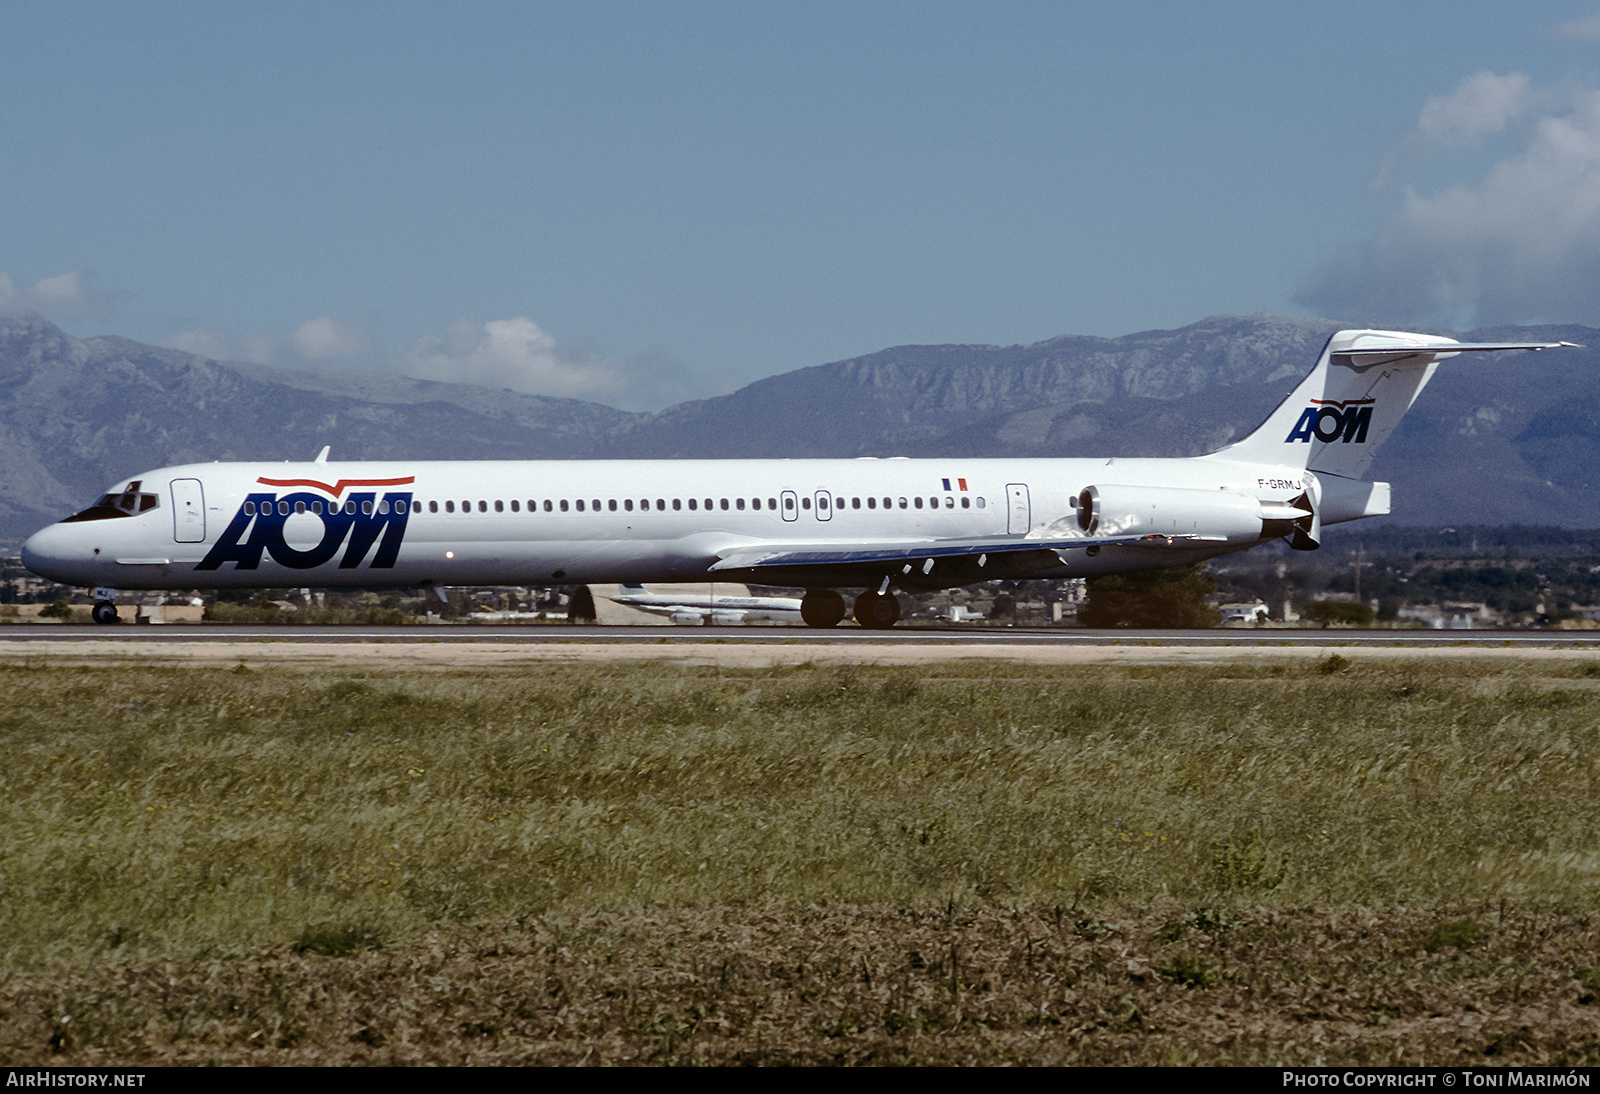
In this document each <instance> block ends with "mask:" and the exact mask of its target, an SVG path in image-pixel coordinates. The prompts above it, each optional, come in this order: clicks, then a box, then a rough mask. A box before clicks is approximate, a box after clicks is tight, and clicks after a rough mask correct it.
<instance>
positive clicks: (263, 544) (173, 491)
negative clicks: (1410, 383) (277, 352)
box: [24, 457, 1388, 589]
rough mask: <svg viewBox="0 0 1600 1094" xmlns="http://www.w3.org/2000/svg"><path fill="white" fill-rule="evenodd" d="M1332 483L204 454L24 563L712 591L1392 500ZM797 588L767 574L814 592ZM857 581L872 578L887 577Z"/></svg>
mask: <svg viewBox="0 0 1600 1094" xmlns="http://www.w3.org/2000/svg"><path fill="white" fill-rule="evenodd" d="M1318 478H1319V477H1318V476H1314V475H1312V474H1311V473H1309V472H1307V471H1305V470H1303V469H1299V468H1294V467H1291V466H1269V465H1262V464H1250V463H1230V462H1227V461H1220V460H1218V459H1216V458H1215V457H1213V458H1211V459H1113V460H1105V459H1093V460H1084V459H1021V460H995V459H938V460H922V459H915V460H913V459H856V460H640V461H620V460H618V461H605V460H602V461H527V462H512V461H501V462H466V461H463V462H422V461H392V462H382V463H276V464H268V463H248V464H246V463H233V464H223V463H209V464H190V465H185V466H179V467H169V468H163V469H161V470H158V471H152V472H147V473H146V474H144V475H142V476H139V477H138V478H137V479H134V480H131V481H129V480H125V481H124V482H123V483H121V484H119V485H118V486H116V487H114V488H113V490H112V492H111V493H112V495H116V494H118V493H119V492H121V491H129V490H137V491H142V492H143V493H141V494H140V495H139V497H140V498H146V497H149V496H154V497H155V498H156V499H157V503H150V502H144V501H142V502H141V503H140V504H143V505H151V506H152V507H150V508H146V509H144V510H143V511H140V512H136V513H133V514H122V513H112V514H109V515H107V514H106V512H105V511H104V507H103V506H102V507H99V508H95V509H91V510H86V511H85V513H82V514H79V515H78V516H77V517H74V518H71V519H70V520H68V521H63V522H61V523H58V524H54V525H51V526H50V527H48V528H45V529H43V530H42V531H40V532H39V533H38V534H36V535H35V536H33V537H32V538H31V539H29V540H28V542H27V544H26V545H25V547H24V562H25V563H26V564H27V566H28V567H29V568H30V569H32V570H34V571H35V572H36V573H39V574H41V575H43V576H46V577H49V578H52V579H54V580H57V581H61V582H66V583H70V584H76V585H83V586H108V587H112V588H124V589H169V588H222V587H274V586H276V587H296V586H417V585H424V586H426V585H435V586H445V585H491V584H522V585H548V584H578V583H595V582H617V583H621V584H640V583H650V582H664V581H695V580H706V578H707V572H708V568H709V567H710V566H711V565H712V564H713V563H714V562H716V560H717V559H718V558H719V557H722V556H724V555H726V554H727V553H728V552H729V551H731V550H735V549H738V548H742V547H761V546H771V545H783V546H788V547H795V548H804V547H806V546H807V545H838V544H841V543H847V544H852V545H856V546H860V547H870V546H872V545H874V544H905V543H906V542H908V541H918V542H920V541H924V540H925V541H928V542H930V543H932V542H935V541H951V540H964V539H976V538H982V537H991V538H992V537H1000V538H1003V539H1006V540H1020V539H1024V538H1034V539H1041V540H1045V539H1049V540H1053V541H1059V540H1061V539H1062V538H1071V537H1073V536H1080V535H1083V534H1084V532H1083V531H1081V530H1080V525H1079V522H1078V510H1077V503H1078V500H1079V495H1080V493H1081V492H1083V491H1084V490H1085V488H1086V487H1090V486H1099V487H1102V488H1104V487H1107V486H1111V487H1114V488H1120V487H1137V488H1157V490H1158V492H1159V489H1160V488H1179V489H1187V490H1195V491H1213V492H1215V493H1212V494H1208V495H1195V496H1197V497H1200V498H1201V499H1202V500H1204V498H1206V497H1215V498H1222V499H1226V500H1231V501H1232V502H1234V503H1235V509H1237V508H1238V506H1239V505H1240V504H1243V503H1244V501H1245V499H1253V500H1255V501H1259V502H1260V503H1262V504H1263V505H1264V506H1271V505H1274V504H1283V503H1287V502H1289V500H1290V499H1292V498H1294V497H1295V496H1296V495H1303V494H1305V493H1306V491H1307V490H1308V489H1309V490H1311V491H1312V492H1313V493H1315V492H1316V491H1317V490H1318V489H1319V488H1320V491H1321V519H1322V521H1323V523H1325V524H1328V523H1336V522H1338V521H1341V520H1351V519H1355V518H1357V517H1361V516H1367V515H1377V514H1379V513H1382V512H1387V510H1388V504H1387V502H1388V490H1387V486H1386V484H1382V483H1377V484H1374V483H1364V482H1355V481H1352V480H1347V479H1336V478H1334V479H1332V480H1331V481H1330V477H1329V476H1321V477H1320V478H1321V480H1322V481H1321V482H1320V483H1319V482H1318ZM124 496H129V497H131V496H132V495H131V494H127V495H124ZM285 511H286V512H285ZM96 514H99V515H96ZM1111 516H1112V515H1111V514H1108V515H1107V519H1108V526H1107V527H1106V528H1102V529H1100V532H1101V533H1102V534H1105V533H1113V532H1119V531H1125V532H1133V533H1138V532H1143V531H1149V532H1151V533H1156V534H1172V533H1173V532H1175V531H1176V532H1184V531H1188V529H1184V528H1168V527H1160V526H1154V524H1153V523H1152V526H1151V527H1149V528H1145V527H1144V526H1143V525H1142V524H1140V523H1139V521H1140V520H1141V519H1143V518H1141V517H1140V516H1139V514H1138V513H1136V512H1130V513H1128V514H1124V515H1121V516H1117V517H1116V520H1117V521H1120V522H1121V523H1120V524H1118V526H1116V527H1111V526H1110V524H1111V523H1115V522H1113V521H1111ZM1151 520H1152V522H1153V520H1154V518H1151ZM1197 530H1198V531H1199V532H1207V531H1209V530H1208V529H1205V528H1198V529H1197ZM1261 541H1262V534H1261V532H1260V530H1259V528H1257V529H1255V530H1252V529H1250V528H1242V529H1241V528H1236V527H1230V528H1228V529H1225V530H1224V532H1223V533H1222V534H1220V535H1207V536H1205V537H1204V542H1199V541H1197V542H1194V543H1192V544H1184V543H1177V544H1174V545H1173V546H1172V547H1171V548H1170V549H1168V550H1164V551H1161V552H1145V553H1146V554H1147V555H1150V556H1151V557H1149V558H1148V559H1147V560H1143V561H1140V562H1137V563H1134V564H1130V562H1129V559H1128V558H1127V557H1126V553H1119V552H1114V551H1108V552H1105V553H1096V552H1093V551H1078V552H1076V553H1075V554H1073V555H1072V556H1070V558H1068V559H1064V560H1062V561H1061V562H1060V564H1059V565H1057V564H1052V565H1047V566H1043V567H1042V568H1040V569H1039V570H1038V571H1037V572H1036V573H1031V574H1029V575H1027V576H1037V577H1078V576H1083V575H1086V574H1095V573H1104V572H1113V571H1122V570H1128V569H1139V568H1148V567H1154V566H1170V565H1174V564H1178V563H1182V562H1185V561H1190V560H1196V559H1203V558H1207V557H1212V556H1215V555H1219V554H1224V553H1227V552H1230V551H1238V550H1242V549H1245V548H1248V547H1250V546H1253V545H1254V544H1256V543H1258V542H1261ZM1156 555H1159V557H1155V556H1156ZM783 576H784V575H782V574H774V573H769V572H764V573H762V574H759V575H755V576H754V578H753V579H754V580H757V581H760V582H762V583H766V584H806V583H807V582H805V581H803V580H802V581H792V582H786V581H784V580H782V578H783ZM802 576H803V575H802ZM861 576H862V580H861V581H860V582H858V583H860V584H866V583H868V582H871V583H873V584H876V580H877V576H876V572H874V573H863V574H862V575H861ZM1009 576H1017V575H1009ZM746 579H749V578H747V577H746V578H742V577H741V576H740V575H739V574H738V573H737V572H728V573H724V574H723V575H721V576H720V577H719V578H718V580H746ZM845 583H846V582H843V581H831V582H829V584H845Z"/></svg>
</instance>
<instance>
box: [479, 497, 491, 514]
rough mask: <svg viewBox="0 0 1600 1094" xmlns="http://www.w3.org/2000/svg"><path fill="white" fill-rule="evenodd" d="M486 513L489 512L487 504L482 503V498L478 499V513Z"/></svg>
mask: <svg viewBox="0 0 1600 1094" xmlns="http://www.w3.org/2000/svg"><path fill="white" fill-rule="evenodd" d="M488 511H489V503H488V502H486V501H484V500H483V499H482V498H479V499H478V512H480V513H487V512H488Z"/></svg>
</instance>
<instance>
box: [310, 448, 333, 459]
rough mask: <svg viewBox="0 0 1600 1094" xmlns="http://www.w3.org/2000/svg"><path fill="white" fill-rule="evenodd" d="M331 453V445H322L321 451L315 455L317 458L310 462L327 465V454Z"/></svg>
mask: <svg viewBox="0 0 1600 1094" xmlns="http://www.w3.org/2000/svg"><path fill="white" fill-rule="evenodd" d="M332 451H333V445H331V444H325V445H323V446H322V451H321V452H318V453H317V458H316V459H314V460H312V461H311V462H312V463H327V462H328V453H329V452H332Z"/></svg>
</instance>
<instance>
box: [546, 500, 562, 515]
mask: <svg viewBox="0 0 1600 1094" xmlns="http://www.w3.org/2000/svg"><path fill="white" fill-rule="evenodd" d="M550 509H551V506H550V499H549V498H545V499H544V511H545V512H546V513H548V512H550ZM566 509H567V507H566V506H565V505H563V506H562V507H561V511H562V512H566Z"/></svg>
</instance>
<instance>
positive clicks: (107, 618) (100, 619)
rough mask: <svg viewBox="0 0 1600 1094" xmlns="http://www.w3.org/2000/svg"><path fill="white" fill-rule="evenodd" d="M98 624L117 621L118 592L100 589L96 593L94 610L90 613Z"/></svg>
mask: <svg viewBox="0 0 1600 1094" xmlns="http://www.w3.org/2000/svg"><path fill="white" fill-rule="evenodd" d="M89 615H90V617H91V618H92V619H93V620H94V621H95V622H96V623H115V622H116V621H117V590H115V589H106V588H99V589H96V590H95V591H94V608H93V609H91V610H90V612H89Z"/></svg>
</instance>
